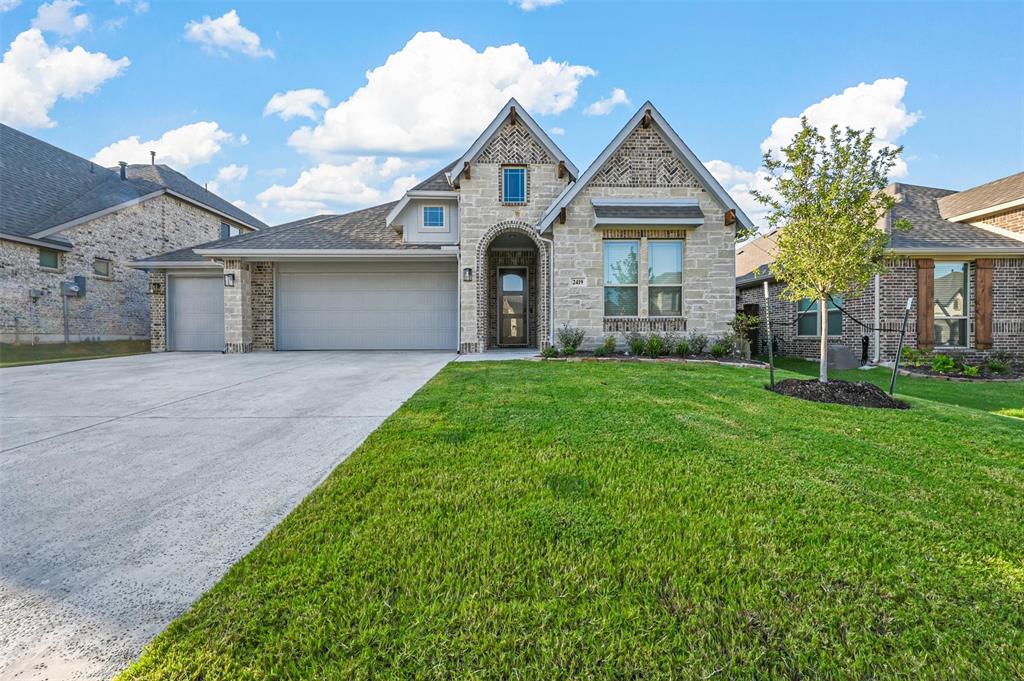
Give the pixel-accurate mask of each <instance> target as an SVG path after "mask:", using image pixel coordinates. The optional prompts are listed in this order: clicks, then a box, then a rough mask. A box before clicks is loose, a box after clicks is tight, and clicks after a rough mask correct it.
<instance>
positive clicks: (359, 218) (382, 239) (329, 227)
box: [156, 201, 444, 260]
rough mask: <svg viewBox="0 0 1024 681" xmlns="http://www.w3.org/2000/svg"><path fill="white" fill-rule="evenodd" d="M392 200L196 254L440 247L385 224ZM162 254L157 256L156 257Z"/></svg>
mask: <svg viewBox="0 0 1024 681" xmlns="http://www.w3.org/2000/svg"><path fill="white" fill-rule="evenodd" d="M394 205H395V202H394V201H392V202H389V203H384V204H381V205H379V206H373V207H372V208H364V209H362V210H357V211H354V212H352V213H346V214H344V215H329V216H323V215H319V216H317V217H314V218H309V219H307V220H298V221H296V222H292V223H288V224H287V225H282V226H280V227H275V228H271V229H268V230H264V231H260V232H251V233H249V234H239V235H238V236H234V237H231V238H228V239H222V240H220V241H215V242H213V243H210V244H206V245H204V246H202V247H196V251H197V252H198V253H199V255H205V256H218V257H219V256H229V255H240V256H244V255H246V254H248V253H252V254H254V255H260V254H261V253H262V254H266V253H267V252H269V251H286V252H287V251H292V252H299V251H317V252H324V254H328V253H327V252H329V251H341V252H344V251H380V252H381V253H382V254H383V253H384V252H386V251H440V250H443V248H444V246H443V245H441V244H436V245H434V244H407V243H403V242H402V236H401V235H400V234H397V233H395V232H394V231H393V230H391V229H390V228H388V227H387V225H386V224H385V222H384V218H385V217H386V216H387V214H388V211H390V210H391V209H392V208H393V207H394ZM160 257H161V256H157V258H156V259H157V260H159V258H160Z"/></svg>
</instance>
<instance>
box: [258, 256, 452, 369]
mask: <svg viewBox="0 0 1024 681" xmlns="http://www.w3.org/2000/svg"><path fill="white" fill-rule="evenodd" d="M276 299H277V300H276V315H277V348H278V350H455V349H456V346H457V344H458V331H457V325H458V274H457V269H456V266H455V263H454V262H452V261H451V260H449V261H445V262H433V261H408V260H407V261H405V262H403V263H401V264H399V265H396V264H394V263H393V262H373V261H353V262H349V263H278V267H277V282H276Z"/></svg>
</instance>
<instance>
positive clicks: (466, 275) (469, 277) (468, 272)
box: [462, 267, 473, 281]
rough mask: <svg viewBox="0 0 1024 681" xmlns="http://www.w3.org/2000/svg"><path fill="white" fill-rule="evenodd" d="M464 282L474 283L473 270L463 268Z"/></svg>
mask: <svg viewBox="0 0 1024 681" xmlns="http://www.w3.org/2000/svg"><path fill="white" fill-rule="evenodd" d="M462 281H473V268H472V267H463V268H462Z"/></svg>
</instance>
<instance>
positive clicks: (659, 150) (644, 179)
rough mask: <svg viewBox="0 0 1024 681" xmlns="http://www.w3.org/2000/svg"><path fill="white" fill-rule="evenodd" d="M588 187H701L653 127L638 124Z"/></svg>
mask: <svg viewBox="0 0 1024 681" xmlns="http://www.w3.org/2000/svg"><path fill="white" fill-rule="evenodd" d="M590 184H591V185H593V186H595V187H695V188H700V187H701V184H700V182H699V181H698V180H697V178H696V177H695V176H694V174H693V173H692V172H690V169H689V168H687V167H686V165H685V164H684V163H683V161H682V159H680V158H679V155H678V154H676V152H675V151H674V150H673V149H672V147H670V146H669V144H668V142H666V141H665V139H664V138H663V137H662V136H661V134H660V133H659V132H658V131H657V130H655V129H654V127H653V126H652V127H650V128H644V127H642V126H639V125H638V126H637V127H636V129H635V130H634V131H633V132H632V133H630V135H629V137H627V138H626V141H625V142H623V143H622V146H621V147H619V149H618V150H617V151H616V152H615V153H614V154H613V155H612V157H611V158H610V159H608V161H607V162H605V164H604V165H603V166H602V167H601V169H600V170H599V171H598V172H597V175H595V176H594V179H593V180H591V182H590Z"/></svg>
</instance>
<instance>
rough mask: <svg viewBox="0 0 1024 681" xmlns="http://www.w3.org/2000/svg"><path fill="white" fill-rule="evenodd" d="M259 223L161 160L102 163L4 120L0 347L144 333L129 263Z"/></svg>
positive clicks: (142, 281) (142, 293)
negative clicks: (116, 165)
mask: <svg viewBox="0 0 1024 681" xmlns="http://www.w3.org/2000/svg"><path fill="white" fill-rule="evenodd" d="M262 227H266V225H264V224H263V223H262V222H261V221H259V220H258V219H256V218H254V217H253V216H251V215H249V214H248V213H246V212H245V211H243V210H241V209H239V208H237V207H236V206H234V205H232V204H231V203H229V202H227V201H225V200H224V199H222V198H220V197H219V196H217V195H215V194H213V193H211V192H208V191H206V190H205V189H204V188H203V187H200V186H199V185H197V184H196V183H194V182H192V181H191V180H189V179H188V178H187V177H185V176H184V175H182V174H180V173H178V172H176V171H174V170H172V169H171V168H169V167H167V166H165V165H156V164H154V165H122V166H121V167H120V168H117V169H113V170H112V169H109V168H102V167H99V166H97V165H96V164H94V163H92V162H91V161H88V160H86V159H84V158H81V157H79V156H76V155H74V154H72V153H69V152H67V151H64V150H62V149H58V148H57V147H54V146H52V145H49V144H47V143H45V142H43V141H42V140H38V139H36V138H34V137H31V136H30V135H26V134H24V133H22V132H19V131H18V130H15V129H14V128H11V127H8V126H6V125H0V342H5V343H51V342H61V341H64V340H65V330H66V332H67V337H68V339H69V340H71V341H79V340H126V339H146V338H148V337H149V331H150V320H149V310H150V300H149V285H148V281H147V278H146V275H145V273H143V272H140V271H139V270H137V269H134V268H131V267H129V266H128V263H130V262H134V261H136V260H139V259H140V258H145V257H148V256H152V255H156V254H158V253H162V252H165V251H167V250H168V249H173V248H180V247H182V246H185V245H188V244H194V243H196V242H197V241H209V240H211V239H215V238H219V237H221V236H229V235H231V234H240V233H243V232H251V231H253V230H256V229H259V228H262ZM66 294H67V295H66ZM65 303H66V307H65ZM65 320H66V325H65Z"/></svg>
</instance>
